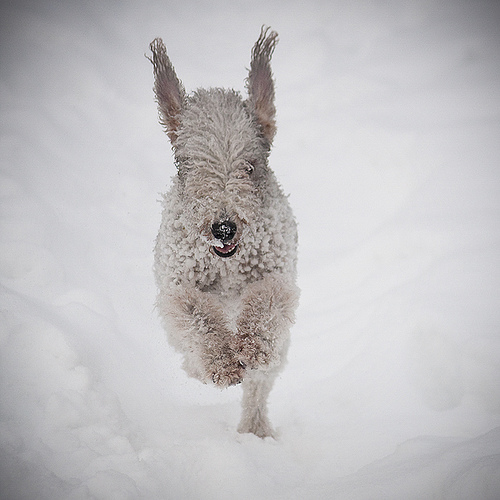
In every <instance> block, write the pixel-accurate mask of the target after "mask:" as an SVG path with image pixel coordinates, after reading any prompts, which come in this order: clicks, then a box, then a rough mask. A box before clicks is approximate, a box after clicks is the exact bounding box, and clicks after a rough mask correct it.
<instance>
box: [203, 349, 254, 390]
mask: <svg viewBox="0 0 500 500" xmlns="http://www.w3.org/2000/svg"><path fill="white" fill-rule="evenodd" d="M245 368H246V365H245V363H244V362H240V361H239V359H238V358H237V357H236V353H235V352H234V351H233V350H231V349H229V348H228V349H226V350H225V351H224V352H223V353H221V354H220V355H219V356H217V357H215V358H213V359H212V360H211V361H210V362H209V363H208V366H207V378H208V379H209V380H210V381H211V382H213V383H214V384H215V385H217V386H219V387H229V386H231V385H237V384H240V383H241V382H242V381H243V377H244V376H245Z"/></svg>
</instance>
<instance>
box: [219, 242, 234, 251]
mask: <svg viewBox="0 0 500 500" xmlns="http://www.w3.org/2000/svg"><path fill="white" fill-rule="evenodd" d="M235 246H236V244H235V243H233V244H231V245H223V246H222V247H217V250H218V251H219V252H221V253H229V252H230V251H231V250H233V249H234V247H235Z"/></svg>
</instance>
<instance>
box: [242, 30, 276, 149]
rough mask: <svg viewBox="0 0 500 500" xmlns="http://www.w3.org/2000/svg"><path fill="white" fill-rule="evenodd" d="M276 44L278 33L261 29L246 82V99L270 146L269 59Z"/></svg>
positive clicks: (273, 127) (271, 88)
mask: <svg viewBox="0 0 500 500" xmlns="http://www.w3.org/2000/svg"><path fill="white" fill-rule="evenodd" d="M277 43H278V33H276V32H275V31H269V28H266V27H264V26H263V27H262V29H261V32H260V37H259V39H258V40H257V41H256V42H255V45H254V46H253V49H252V60H251V62H250V71H249V73H248V78H247V80H246V85H247V89H248V98H249V101H250V104H251V107H252V108H253V110H254V112H255V115H256V118H257V122H258V123H259V125H260V126H261V130H262V134H263V136H264V138H265V139H266V140H267V141H268V142H269V144H271V142H272V140H273V138H274V134H275V133H276V121H275V115H276V108H275V107H274V81H273V74H272V71H271V57H272V55H273V52H274V48H275V47H276V44H277Z"/></svg>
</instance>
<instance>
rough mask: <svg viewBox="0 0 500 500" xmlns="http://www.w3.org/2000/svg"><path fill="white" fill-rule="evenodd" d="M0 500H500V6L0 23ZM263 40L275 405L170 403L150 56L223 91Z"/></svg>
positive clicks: (238, 5) (84, 9) (18, 9)
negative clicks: (280, 337) (273, 210)
mask: <svg viewBox="0 0 500 500" xmlns="http://www.w3.org/2000/svg"><path fill="white" fill-rule="evenodd" d="M0 19H1V26H0V33H1V35H0V36H1V39H0V47H1V60H0V71H1V72H0V100H1V124H0V127H1V128H0V131H1V151H0V153H1V167H0V168H1V170H0V196H1V202H0V210H1V214H0V280H1V284H0V286H1V288H0V292H1V297H0V301H1V302H0V306H1V313H0V328H1V330H0V331H1V333H0V349H1V355H0V401H1V415H0V417H1V423H0V447H1V458H0V497H1V498H2V500H18V499H29V500H31V499H36V500H39V499H47V500H57V499H87V498H89V499H90V498H93V499H103V500H109V499H214V500H215V499H234V498H238V499H241V500H247V499H248V500H250V499H331V498H335V499H340V500H343V499H350V500H356V499H359V500H367V499H373V500H378V499H384V500H387V499H395V500H401V499H405V500H407V499H415V500H417V499H418V500H422V499H424V500H427V499H450V500H455V499H467V500H470V499H472V498H474V499H475V500H482V499H491V500H493V499H495V500H496V499H498V498H500V160H499V158H500V4H499V3H498V2H495V1H489V2H487V1H484V0H480V1H463V2H461V1H453V2H452V1H449V0H447V1H435V0H429V1H401V0H392V1H386V2H385V1H384V2H382V1H375V0H367V1H360V2H356V1H353V0H335V1H327V0H324V1H321V0H307V1H304V2H300V1H293V2H280V1H273V0H253V1H252V2H248V1H240V0H231V1H230V0H225V1H212V2H208V1H201V0H200V1H198V2H192V1H189V0H186V1H169V0H164V1H159V0H145V1H132V0H128V1H127V0H126V1H118V0H116V1H108V2H105V1H103V0H94V1H76V0H74V1H64V0H60V1H50V0H45V1H44V0H40V1H38V2H37V1H26V0H21V1H17V2H14V1H13V2H2V6H1V12H0ZM262 24H268V25H270V26H272V27H273V28H274V29H276V30H277V31H278V33H279V35H280V43H279V45H278V47H277V49H276V52H275V55H274V58H273V68H274V74H275V78H276V81H277V88H276V90H277V109H278V135H277V138H276V141H275V144H274V150H273V153H272V155H271V165H272V167H273V168H274V170H275V171H276V174H277V175H278V177H279V179H280V180H281V183H282V185H283V187H284V189H285V191H286V192H288V193H290V194H291V195H290V201H291V204H292V206H293V208H294V211H295V213H296V216H297V219H298V222H299V232H300V233H299V234H300V256H299V258H300V265H299V284H300V286H301V288H302V298H301V306H300V309H299V313H298V321H297V323H296V325H295V327H294V329H293V332H292V335H293V341H292V347H291V351H290V355H289V362H288V365H287V367H286V369H285V371H284V372H283V374H282V376H281V377H280V378H279V380H278V382H277V384H276V386H275V389H274V390H273V392H272V394H271V401H270V404H271V408H270V412H271V418H272V421H273V423H274V425H275V426H276V427H277V429H278V432H279V439H278V440H277V441H273V440H272V439H266V440H260V439H259V438H256V437H255V436H252V435H239V434H238V433H237V432H236V425H237V423H238V420H239V413H240V408H239V400H240V396H241V388H239V387H236V388H231V389H228V390H226V391H218V390H217V389H214V388H212V387H207V386H204V385H202V384H200V383H199V382H197V381H195V380H192V379H188V378H187V377H186V375H185V374H184V372H183V371H182V370H181V368H180V357H179V356H178V355H177V354H175V353H174V352H173V350H172V348H170V347H169V346H168V344H167V342H166V339H165V335H164V333H163V332H162V330H161V327H160V324H159V321H158V318H157V316H156V313H155V311H154V309H153V303H154V299H155V293H156V292H155V288H154V282H153V275H152V271H151V268H152V247H153V241H154V238H155V236H156V231H157V228H158V226H159V221H160V204H159V203H158V201H157V200H158V199H159V197H160V195H159V194H158V193H159V192H161V191H164V190H165V187H166V186H167V185H168V184H169V182H170V178H171V176H172V175H174V173H175V169H174V166H173V163H172V157H171V151H170V145H169V143H168V140H167V137H166V136H165V135H164V134H163V132H162V130H161V127H160V126H159V125H158V123H157V112H156V106H155V103H154V100H153V92H152V84H153V78H152V69H151V65H150V63H149V61H148V60H147V59H146V58H145V57H144V54H145V53H146V52H147V51H148V44H149V42H150V41H151V40H152V39H153V38H154V37H156V36H162V37H163V38H164V40H165V43H166V45H167V47H168V52H169V55H170V57H171V58H172V61H173V63H174V65H175V68H176V70H177V73H178V75H179V77H180V78H181V79H182V80H183V82H184V84H185V86H186V88H187V89H188V90H193V89H194V88H196V87H199V86H224V87H234V88H236V89H238V90H241V91H243V90H244V83H243V82H244V78H245V76H246V70H245V68H246V67H248V65H249V60H250V49H251V47H252V45H253V43H254V42H255V40H256V39H257V37H258V35H259V31H260V27H261V25H262Z"/></svg>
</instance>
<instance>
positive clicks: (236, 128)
mask: <svg viewBox="0 0 500 500" xmlns="http://www.w3.org/2000/svg"><path fill="white" fill-rule="evenodd" d="M268 152H269V148H268V144H267V143H266V141H265V140H264V139H263V137H262V135H261V134H260V131H259V129H258V127H257V126H256V124H255V120H254V119H253V117H252V115H251V114H250V113H249V111H248V109H247V107H246V104H245V103H244V102H243V101H242V99H241V97H240V96H239V95H238V94H237V93H236V92H234V91H226V90H222V89H211V90H199V91H197V92H195V93H194V94H193V96H190V97H189V98H188V99H187V102H186V104H185V107H184V112H183V113H182V115H181V117H180V123H179V127H178V129H177V139H176V143H175V157H176V163H177V167H178V176H179V184H178V185H179V190H180V195H181V197H182V202H183V204H184V205H185V206H186V207H189V209H188V211H187V212H186V214H185V217H184V218H185V220H186V223H187V224H188V226H189V229H190V230H192V231H196V232H198V233H199V234H201V236H202V237H203V238H204V239H206V240H207V241H208V242H209V244H210V246H211V250H212V252H213V253H214V255H217V256H218V257H221V258H227V257H232V256H233V255H234V254H235V253H236V252H237V251H238V249H239V242H240V239H241V237H242V234H243V232H244V230H245V228H246V226H248V225H249V224H250V223H251V224H259V223H260V220H261V210H262V204H263V199H264V189H265V184H266V178H267V176H268V172H269V169H268V166H267V157H268Z"/></svg>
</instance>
